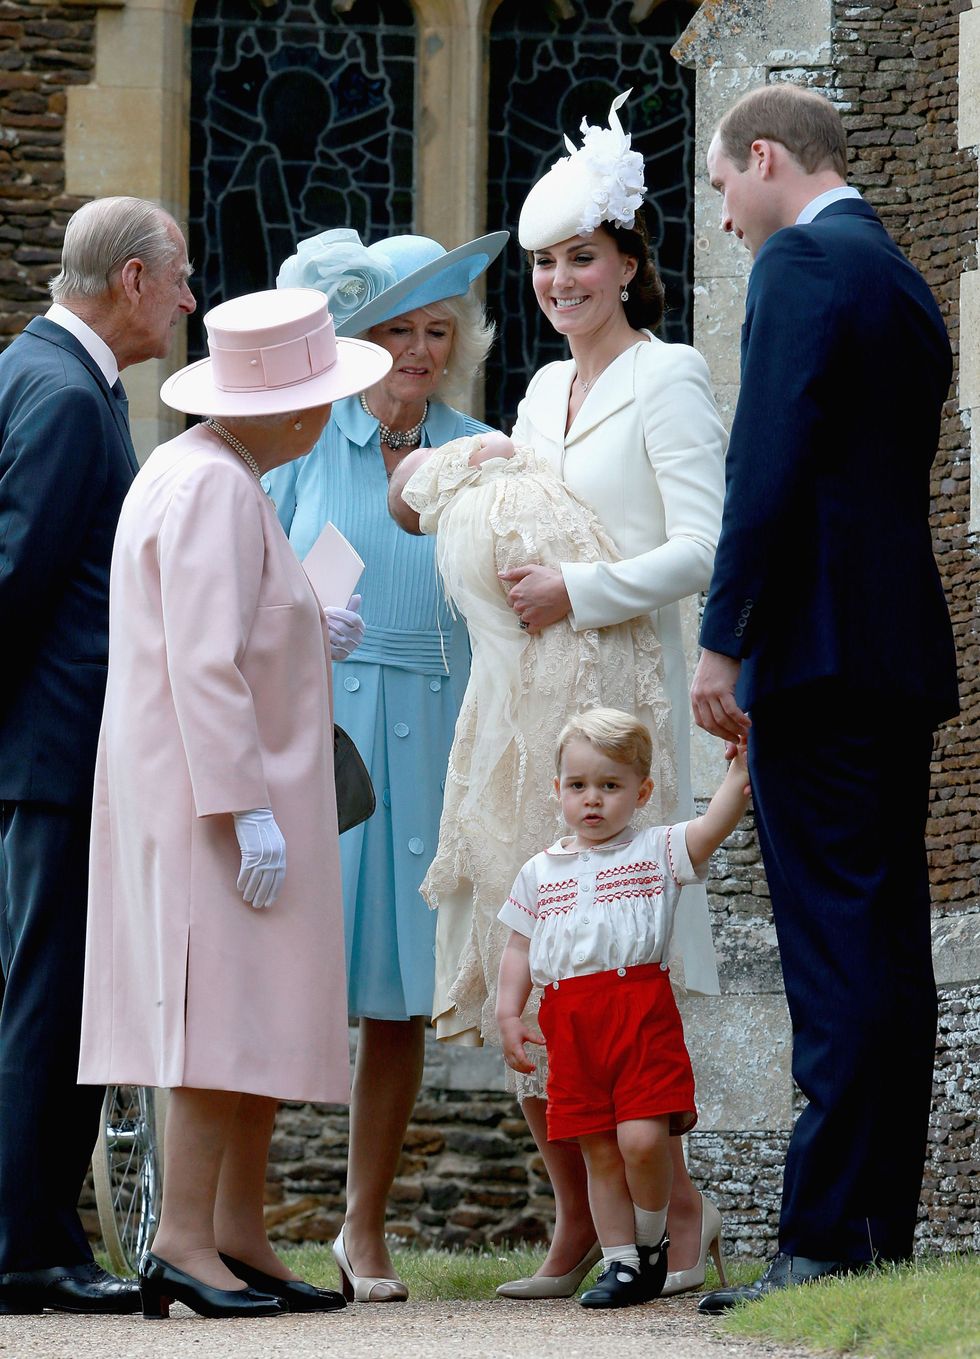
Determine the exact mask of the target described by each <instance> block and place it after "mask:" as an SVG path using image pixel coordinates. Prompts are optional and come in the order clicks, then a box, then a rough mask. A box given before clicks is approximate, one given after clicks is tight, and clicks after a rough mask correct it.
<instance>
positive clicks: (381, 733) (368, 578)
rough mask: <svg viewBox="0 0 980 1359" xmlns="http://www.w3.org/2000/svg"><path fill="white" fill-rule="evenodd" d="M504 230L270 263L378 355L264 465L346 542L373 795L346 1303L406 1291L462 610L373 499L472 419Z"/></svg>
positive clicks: (313, 252)
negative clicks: (480, 281) (403, 1209)
mask: <svg viewBox="0 0 980 1359" xmlns="http://www.w3.org/2000/svg"><path fill="white" fill-rule="evenodd" d="M505 240H506V233H504V232H499V233H496V234H495V235H493V236H489V237H483V238H481V239H480V240H477V241H472V242H470V243H468V244H467V245H465V246H460V247H459V248H458V249H456V250H453V251H451V252H448V253H447V252H446V251H445V250H444V249H443V248H442V246H440V245H438V244H437V243H436V242H435V241H431V240H429V239H427V238H426V237H420V236H394V237H390V238H389V239H387V240H384V241H378V242H375V244H373V245H372V246H370V247H367V248H365V247H364V246H362V245H361V243H360V241H359V240H358V238H357V235H356V233H355V232H353V231H349V230H346V229H342V230H337V231H326V232H323V233H321V235H319V236H315V237H313V238H312V239H311V240H308V241H303V242H301V243H300V245H299V247H298V251H297V254H296V255H294V256H292V257H291V258H290V259H289V260H287V261H286V263H285V264H284V265H283V267H282V269H281V270H280V274H279V279H278V283H279V286H281V287H286V286H290V287H295V286H306V287H316V288H319V289H320V290H321V291H323V292H325V293H326V294H327V297H328V298H329V301H330V309H331V312H332V314H333V316H334V321H335V324H336V328H337V334H338V335H346V336H351V335H363V336H364V337H365V338H370V339H371V340H373V341H374V342H375V343H377V344H380V345H382V346H384V348H386V349H387V350H388V351H389V353H390V354H391V355H392V359H393V365H392V369H391V371H390V373H389V374H388V375H387V377H385V378H384V379H383V380H382V381H381V382H380V383H378V384H377V385H376V386H374V387H372V388H370V389H369V390H368V391H367V392H366V393H364V396H363V397H362V398H358V397H352V398H350V399H348V400H344V401H338V402H337V403H336V404H335V405H334V408H333V415H332V419H331V422H330V424H329V425H328V427H327V428H326V430H325V431H324V433H323V435H322V436H321V438H320V440H319V442H318V443H317V445H316V447H315V448H314V449H313V451H312V452H311V453H309V454H308V455H307V456H306V457H305V458H302V459H300V460H299V461H297V462H295V463H291V464H289V465H288V466H285V467H282V468H280V469H277V471H276V472H275V473H273V474H272V475H271V476H270V477H269V478H268V483H267V485H268V489H269V492H270V494H271V495H272V498H273V500H274V501H275V503H276V506H277V512H278V515H279V518H280V520H281V522H282V524H283V527H284V528H285V530H286V532H287V533H288V534H289V538H290V541H291V542H292V544H293V547H294V548H295V549H296V552H297V555H298V556H299V557H300V558H302V557H304V556H305V555H306V553H307V552H308V551H309V550H310V548H311V547H312V545H313V543H314V542H315V541H316V538H317V537H318V535H319V534H320V532H321V530H322V529H323V527H324V525H325V524H326V523H327V522H328V521H329V522H331V523H333V524H334V525H335V527H336V528H338V529H339V530H340V532H341V533H342V534H343V535H344V537H345V538H346V539H347V540H348V541H349V542H350V543H351V544H352V546H353V547H354V548H355V549H356V550H357V552H358V553H359V554H360V556H361V558H362V559H363V561H364V574H363V576H362V579H361V583H360V585H359V587H358V588H359V590H361V591H362V593H363V606H362V607H361V609H360V617H359V616H358V601H357V599H356V597H355V599H354V600H352V601H351V607H349V608H348V609H346V610H343V609H339V610H327V615H328V621H329V623H330V632H331V642H332V645H333V649H334V660H335V665H334V717H335V719H336V721H337V722H338V723H339V724H340V726H342V727H343V728H344V729H345V730H346V731H347V732H348V733H349V734H350V735H351V737H352V738H353V740H354V742H355V744H356V745H357V747H358V750H359V751H360V752H361V755H362V756H363V758H364V760H365V763H366V764H367V766H368V768H369V769H370V771H371V778H372V780H373V782H374V786H375V790H376V792H377V796H378V807H377V810H376V812H375V814H374V816H373V817H371V818H370V819H369V820H368V821H366V822H363V823H362V824H361V825H360V826H356V827H354V828H353V829H352V830H350V831H348V832H347V833H346V834H345V835H343V836H342V837H341V841H340V850H341V871H342V875H343V883H344V914H345V934H346V948H347V976H348V1009H349V1012H350V1014H351V1015H356V1016H357V1017H358V1019H359V1021H360V1023H359V1034H358V1050H357V1059H356V1063H355V1068H354V1080H353V1088H352V1093H351V1118H350V1150H349V1156H348V1168H347V1211H346V1217H345V1222H344V1226H343V1228H342V1230H341V1233H340V1235H339V1236H338V1238H337V1241H336V1242H335V1243H334V1254H335V1256H336V1258H337V1263H338V1266H339V1268H340V1274H341V1284H342V1286H343V1288H344V1291H345V1294H346V1295H347V1296H348V1297H353V1298H356V1299H357V1300H358V1301H364V1302H368V1301H370V1302H389V1301H401V1300H403V1299H404V1298H406V1297H407V1289H406V1288H405V1285H404V1284H403V1283H402V1281H401V1280H400V1279H398V1278H397V1276H396V1275H395V1272H394V1267H393V1266H392V1263H391V1258H390V1256H389V1254H388V1249H387V1246H386V1244H385V1239H384V1222H385V1209H386V1205H387V1199H388V1194H389V1192H390V1189H391V1184H392V1181H393V1179H394V1176H395V1171H396V1168H397V1164H398V1158H399V1156H400V1153H401V1147H402V1143H403V1141H404V1136H405V1130H406V1128H407V1125H408V1119H409V1117H410V1115H411V1111H412V1107H413V1105H414V1103H415V1098H416V1095H417V1093H418V1088H419V1084H420V1082H421V1077H422V1060H423V1050H424V1039H425V1027H426V1024H427V1022H428V1020H429V1018H430V1017H431V1013H432V992H433V974H434V965H435V959H434V953H435V948H434V945H435V917H434V915H433V914H432V913H431V912H430V911H429V910H428V908H427V907H426V905H425V902H424V901H423V900H422V898H421V896H420V895H419V885H420V883H421V881H422V879H423V877H424V876H425V872H426V869H427V868H428V866H429V863H430V861H431V860H432V858H433V856H434V854H435V851H436V845H437V841H438V834H439V817H440V813H441V810H442V793H443V788H444V781H445V776H446V765H447V762H448V758H449V748H450V746H451V745H452V738H453V731H454V728H455V723H456V715H457V713H458V711H459V706H460V703H461V701H462V698H463V692H464V690H465V688H466V680H467V674H468V669H469V645H468V641H467V637H466V633H465V629H464V627H463V624H462V621H461V620H459V619H454V618H453V616H452V614H451V613H450V611H449V609H448V607H447V605H446V602H445V599H444V596H443V593H442V589H441V587H440V586H439V584H438V581H437V576H436V571H435V563H434V540H433V539H431V538H413V537H410V536H409V535H408V534H405V533H403V532H402V531H401V530H400V529H399V528H398V526H397V525H396V524H395V522H394V520H392V519H391V518H390V516H389V514H388V509H387V491H388V478H389V477H390V475H391V472H392V471H393V469H394V468H395V467H396V466H397V465H398V463H399V462H400V461H401V459H402V458H403V457H404V456H405V455H406V454H407V453H408V452H410V451H412V450H413V449H415V448H418V447H420V446H431V447H438V446H439V445H441V444H444V443H448V442H449V441H450V440H451V439H455V438H459V437H460V436H461V435H464V434H474V433H479V432H481V431H483V430H485V429H486V428H487V426H486V425H483V424H481V423H480V422H479V421H478V420H474V419H472V418H471V417H469V416H467V415H463V414H461V413H460V412H459V411H457V410H455V409H453V407H452V406H450V405H448V404H447V403H446V400H445V397H446V396H447V395H448V394H450V393H453V392H455V391H458V390H460V389H461V388H465V385H466V383H467V381H468V379H469V378H470V377H471V376H472V374H473V373H474V372H475V371H476V369H477V367H478V366H479V364H480V363H482V361H483V359H484V357H485V356H486V352H487V350H488V349H489V347H490V343H491V341H492V338H493V329H492V327H491V326H490V325H488V323H487V321H486V318H485V315H484V312H483V308H482V306H481V305H480V303H479V301H478V300H477V299H476V297H475V296H474V294H473V293H472V292H471V291H470V287H471V284H472V282H473V281H474V279H476V278H477V277H479V275H480V274H481V273H482V272H483V271H484V269H486V267H487V265H488V264H489V263H490V261H491V260H492V259H493V258H494V257H495V256H496V255H497V253H499V251H500V249H501V248H502V246H503V244H504V242H505ZM362 620H363V621H362ZM362 634H363V639H362V640H360V642H359V644H358V638H359V637H361V635H362ZM354 647H356V650H353V648H354ZM352 650H353V654H351V652H352Z"/></svg>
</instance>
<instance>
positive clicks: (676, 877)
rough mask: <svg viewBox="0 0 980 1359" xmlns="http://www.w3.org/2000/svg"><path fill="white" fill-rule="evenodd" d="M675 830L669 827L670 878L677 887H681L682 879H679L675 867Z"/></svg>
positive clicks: (668, 854) (668, 859) (668, 856)
mask: <svg viewBox="0 0 980 1359" xmlns="http://www.w3.org/2000/svg"><path fill="white" fill-rule="evenodd" d="M673 830H674V828H673V826H668V827H667V863H668V864H669V865H670V876H671V877H672V878H673V879H674V881H675V882H676V883H677V886H678V887H680V886H681V881H680V878H678V876H677V869H676V868H675V867H674V850H673V845H672V844H671V835H672V833H673Z"/></svg>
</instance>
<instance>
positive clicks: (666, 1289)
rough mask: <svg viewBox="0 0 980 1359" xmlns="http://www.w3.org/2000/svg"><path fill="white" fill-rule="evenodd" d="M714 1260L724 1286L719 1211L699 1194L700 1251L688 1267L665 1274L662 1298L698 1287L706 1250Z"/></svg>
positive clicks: (701, 1282) (702, 1280)
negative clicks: (696, 1260) (696, 1259)
mask: <svg viewBox="0 0 980 1359" xmlns="http://www.w3.org/2000/svg"><path fill="white" fill-rule="evenodd" d="M709 1250H710V1252H711V1256H712V1259H713V1260H714V1262H715V1269H717V1271H718V1278H719V1279H720V1280H721V1287H722V1288H725V1287H726V1285H727V1281H726V1279H725V1264H724V1261H723V1260H722V1258H721V1213H719V1211H718V1209H717V1208H716V1207H715V1205H714V1204H713V1203H712V1202H711V1200H710V1199H706V1198H705V1197H704V1195H703V1194H702V1195H701V1252H700V1255H699V1257H698V1262H697V1264H695V1265H692V1266H691V1268H690V1269H675V1270H674V1272H673V1273H672V1274H668V1275H667V1280H666V1282H665V1283H664V1286H663V1289H662V1291H661V1293H660V1296H661V1297H662V1298H669V1297H673V1296H674V1295H675V1294H676V1293H688V1292H690V1290H691V1289H692V1288H700V1287H701V1286H702V1284H703V1283H704V1277H705V1273H706V1272H707V1259H708V1251H709Z"/></svg>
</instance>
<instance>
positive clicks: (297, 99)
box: [189, 0, 416, 357]
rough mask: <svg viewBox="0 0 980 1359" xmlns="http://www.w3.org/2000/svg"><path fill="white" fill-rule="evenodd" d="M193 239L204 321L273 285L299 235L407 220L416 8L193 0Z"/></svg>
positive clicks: (373, 0) (405, 227)
mask: <svg viewBox="0 0 980 1359" xmlns="http://www.w3.org/2000/svg"><path fill="white" fill-rule="evenodd" d="M191 41H192V85H191V184H190V204H191V212H190V222H189V227H190V245H191V258H192V260H193V262H194V266H195V270H196V274H195V278H194V280H193V286H194V288H195V291H196V293H197V298H198V302H199V304H200V305H199V309H198V311H197V313H196V315H195V316H194V317H192V318H191V328H190V334H189V343H190V349H191V355H192V357H197V356H199V355H200V354H201V353H203V352H205V346H204V337H203V327H202V326H201V315H202V312H203V311H206V310H207V308H208V307H210V306H213V305H214V304H215V303H217V302H219V301H220V300H221V299H222V298H226V297H234V296H235V295H236V294H237V293H243V292H249V291H251V290H253V289H257V288H268V287H272V286H273V284H274V282H275V277H276V273H277V272H278V269H279V265H280V264H281V263H282V261H283V260H284V259H285V258H286V256H287V255H290V254H292V252H293V250H294V248H295V244H296V242H297V241H298V240H301V239H302V238H303V237H304V236H311V235H314V234H315V233H316V232H318V231H323V230H325V229H326V228H327V227H339V226H350V227H353V228H354V229H355V230H357V231H359V232H360V233H361V237H362V239H364V240H367V241H372V240H377V239H378V238H379V237H381V236H386V235H389V234H390V233H391V232H392V231H411V230H412V225H413V195H412V185H413V182H414V171H415V157H414V128H413V119H414V110H415V44H416V30H415V18H414V15H413V13H412V8H411V5H410V4H409V3H408V0H384V3H381V2H380V0H357V3H355V4H354V6H353V8H352V9H351V10H350V11H349V12H347V13H345V14H338V13H336V12H335V10H334V9H333V6H332V4H331V2H330V0H278V3H277V4H275V5H274V6H272V7H271V8H262V7H260V6H259V5H257V4H252V3H249V0H198V4H197V5H196V7H195V10H194V20H193V27H192V35H191Z"/></svg>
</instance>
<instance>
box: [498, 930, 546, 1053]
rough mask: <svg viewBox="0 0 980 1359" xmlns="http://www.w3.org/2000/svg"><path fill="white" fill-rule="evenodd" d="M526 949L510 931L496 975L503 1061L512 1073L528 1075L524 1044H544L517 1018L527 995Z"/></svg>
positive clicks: (528, 943) (522, 940)
mask: <svg viewBox="0 0 980 1359" xmlns="http://www.w3.org/2000/svg"><path fill="white" fill-rule="evenodd" d="M530 946H531V941H530V939H528V937H527V935H524V934H518V932H517V930H511V932H510V938H509V939H508V940H507V943H506V944H505V946H504V951H503V954H502V956H501V959H500V971H499V973H498V974H497V1026H498V1028H499V1029H500V1042H501V1045H502V1047H503V1049H504V1061H505V1062H506V1063H507V1065H508V1066H509V1067H512V1068H513V1069H514V1070H515V1071H523V1072H524V1073H525V1074H529V1073H530V1072H532V1071H533V1070H534V1069H535V1067H534V1063H533V1062H532V1061H530V1060H529V1058H528V1055H527V1052H526V1051H525V1048H524V1044H525V1043H543V1042H544V1039H543V1038H539V1037H538V1036H537V1035H536V1034H533V1033H531V1031H530V1029H528V1028H527V1026H526V1025H525V1024H524V1021H523V1020H522V1019H521V1015H522V1014H523V1012H524V1006H525V1005H526V1004H527V998H528V996H529V995H530V994H531V965H530V962H529V961H528V949H529V948H530Z"/></svg>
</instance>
